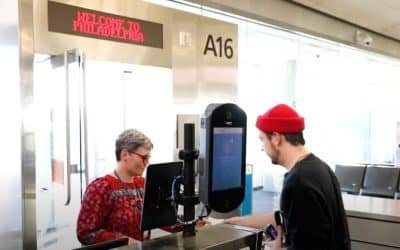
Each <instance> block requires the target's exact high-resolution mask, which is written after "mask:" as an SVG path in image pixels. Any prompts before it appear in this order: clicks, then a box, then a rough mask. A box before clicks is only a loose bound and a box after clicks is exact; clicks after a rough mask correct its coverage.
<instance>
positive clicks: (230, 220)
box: [222, 216, 244, 225]
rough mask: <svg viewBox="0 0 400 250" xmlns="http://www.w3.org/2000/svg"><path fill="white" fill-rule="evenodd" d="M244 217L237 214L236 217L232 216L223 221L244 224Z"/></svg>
mask: <svg viewBox="0 0 400 250" xmlns="http://www.w3.org/2000/svg"><path fill="white" fill-rule="evenodd" d="M243 220H244V217H240V216H236V217H231V218H228V219H226V220H224V221H223V222H222V223H225V224H231V225H242V224H241V223H243Z"/></svg>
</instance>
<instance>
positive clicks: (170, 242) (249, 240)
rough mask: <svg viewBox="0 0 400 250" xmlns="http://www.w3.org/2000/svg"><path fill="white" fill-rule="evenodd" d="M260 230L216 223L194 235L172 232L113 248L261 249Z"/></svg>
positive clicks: (140, 249) (163, 249) (121, 249)
mask: <svg viewBox="0 0 400 250" xmlns="http://www.w3.org/2000/svg"><path fill="white" fill-rule="evenodd" d="M261 242H262V231H261V230H257V229H253V228H247V227H239V226H232V225H226V224H218V225H214V226H206V227H204V228H201V229H199V230H198V231H197V233H196V235H195V236H190V237H185V238H184V237H182V233H174V234H170V235H167V236H163V237H160V238H155V239H152V240H148V241H143V242H141V243H137V244H132V245H128V246H123V247H118V248H113V249H118V250H150V249H151V250H157V249H162V250H176V249H191V250H195V249H211V250H217V249H220V250H236V249H237V250H239V249H251V250H259V249H261Z"/></svg>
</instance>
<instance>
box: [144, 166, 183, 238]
mask: <svg viewBox="0 0 400 250" xmlns="http://www.w3.org/2000/svg"><path fill="white" fill-rule="evenodd" d="M182 166H183V164H182V162H168V163H160V164H151V165H149V166H148V167H147V172H146V184H145V188H144V201H143V211H142V219H141V224H140V228H141V230H142V232H143V231H145V230H150V229H153V228H159V227H162V226H167V225H174V224H175V223H176V221H177V214H176V207H175V206H176V205H175V204H174V203H173V202H171V195H172V189H171V187H172V183H173V181H174V180H175V179H176V178H177V177H178V176H181V175H182Z"/></svg>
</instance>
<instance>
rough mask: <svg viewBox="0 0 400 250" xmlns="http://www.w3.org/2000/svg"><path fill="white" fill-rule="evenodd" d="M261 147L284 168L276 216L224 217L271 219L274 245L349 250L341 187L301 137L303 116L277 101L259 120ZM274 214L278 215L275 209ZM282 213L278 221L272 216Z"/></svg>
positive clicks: (259, 224)
mask: <svg viewBox="0 0 400 250" xmlns="http://www.w3.org/2000/svg"><path fill="white" fill-rule="evenodd" d="M256 126H257V128H258V129H259V130H260V134H259V137H260V140H261V142H262V143H263V149H264V151H265V152H266V153H267V155H268V156H269V157H270V158H271V160H272V163H274V164H279V165H282V166H283V167H285V168H286V169H287V170H288V172H287V173H286V174H285V179H284V183H283V189H282V194H281V204H280V207H281V209H280V211H279V213H277V214H278V216H274V214H264V215H253V216H247V217H234V218H231V219H228V220H226V221H225V223H228V224H237V225H243V226H250V227H256V228H260V229H263V228H265V226H266V225H267V224H272V225H274V227H275V228H276V229H277V232H278V237H277V239H276V240H275V241H274V242H273V244H271V245H272V248H273V249H281V247H282V246H283V245H284V246H286V247H287V249H290V250H294V249H296V250H298V249H304V250H314V249H315V250H325V249H329V250H347V249H350V248H351V247H350V237H349V230H348V225H347V219H346V214H345V211H344V207H343V201H342V197H341V191H340V187H339V184H338V181H337V179H336V177H335V174H334V173H333V172H332V170H331V169H330V168H329V166H328V165H327V164H326V163H325V162H323V161H322V160H320V159H319V158H318V157H316V156H315V155H314V154H312V153H310V152H309V151H308V150H307V149H306V147H305V146H304V145H305V140H304V138H303V130H304V118H303V117H301V116H299V115H298V113H297V112H296V111H295V110H293V109H292V108H291V107H289V106H287V105H285V104H279V105H276V106H275V107H273V108H272V109H270V110H269V111H267V112H266V113H265V114H263V115H261V116H259V117H258V119H257V123H256ZM275 215H276V214H275ZM275 218H280V219H281V220H282V221H281V222H279V221H276V219H275Z"/></svg>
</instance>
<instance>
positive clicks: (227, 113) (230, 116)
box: [226, 111, 232, 120]
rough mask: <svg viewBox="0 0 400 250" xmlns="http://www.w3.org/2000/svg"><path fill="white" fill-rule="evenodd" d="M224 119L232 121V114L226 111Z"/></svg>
mask: <svg viewBox="0 0 400 250" xmlns="http://www.w3.org/2000/svg"><path fill="white" fill-rule="evenodd" d="M226 119H227V120H230V119H232V113H231V111H226Z"/></svg>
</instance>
